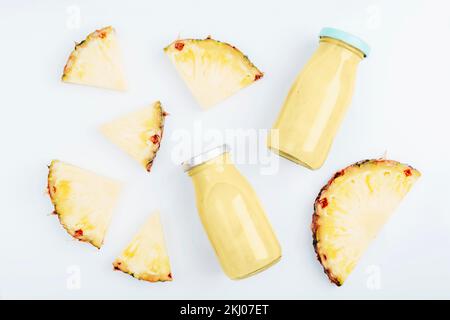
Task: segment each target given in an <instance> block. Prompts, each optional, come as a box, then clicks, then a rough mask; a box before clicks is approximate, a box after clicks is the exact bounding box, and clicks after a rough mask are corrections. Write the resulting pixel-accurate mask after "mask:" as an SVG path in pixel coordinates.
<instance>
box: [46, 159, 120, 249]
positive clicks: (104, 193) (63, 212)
mask: <svg viewBox="0 0 450 320" xmlns="http://www.w3.org/2000/svg"><path fill="white" fill-rule="evenodd" d="M47 187H48V193H49V195H50V199H51V201H52V203H53V205H54V207H55V211H54V213H55V214H57V215H58V218H59V221H60V222H61V224H62V226H63V227H64V228H65V229H66V230H67V232H68V233H69V234H70V235H72V236H73V237H74V238H75V239H78V240H80V241H86V242H89V243H91V244H92V245H94V246H95V247H97V248H99V249H100V247H101V246H102V244H103V240H104V238H105V234H106V231H107V229H108V227H109V223H110V221H111V216H112V213H113V209H114V206H115V203H116V201H117V198H118V195H119V192H120V189H121V185H120V183H118V182H116V181H114V180H111V179H109V178H105V177H102V176H99V175H97V174H95V173H92V172H90V171H87V170H84V169H81V168H78V167H76V166H73V165H71V164H68V163H65V162H62V161H59V160H53V161H52V162H51V164H50V166H49V173H48V186H47Z"/></svg>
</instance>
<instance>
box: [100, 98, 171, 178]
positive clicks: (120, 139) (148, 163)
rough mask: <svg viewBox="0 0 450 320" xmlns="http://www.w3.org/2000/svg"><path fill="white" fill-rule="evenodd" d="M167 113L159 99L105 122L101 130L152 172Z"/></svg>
mask: <svg viewBox="0 0 450 320" xmlns="http://www.w3.org/2000/svg"><path fill="white" fill-rule="evenodd" d="M166 115H167V113H166V112H165V111H164V110H163V108H162V106H161V103H160V102H159V101H157V102H155V103H154V104H153V105H151V106H149V107H146V108H143V109H141V110H138V111H135V112H132V113H129V114H127V115H125V116H123V117H121V118H119V119H116V120H113V121H112V122H109V123H106V124H104V125H103V126H102V127H101V128H100V131H101V132H102V133H103V134H104V135H105V136H106V137H107V138H108V139H110V140H111V141H112V142H114V143H115V144H117V145H118V146H119V147H120V148H121V149H122V150H123V151H125V152H126V153H128V154H129V155H130V156H131V157H133V158H134V159H136V160H137V161H138V162H139V163H140V164H141V165H142V166H144V168H145V169H146V170H147V171H149V172H150V170H151V168H152V165H153V160H154V159H155V157H156V153H157V152H158V150H159V146H160V144H161V139H162V135H163V130H164V119H165V117H166Z"/></svg>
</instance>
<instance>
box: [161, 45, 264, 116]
mask: <svg viewBox="0 0 450 320" xmlns="http://www.w3.org/2000/svg"><path fill="white" fill-rule="evenodd" d="M164 51H165V52H166V54H167V55H168V56H169V58H170V60H171V61H172V63H173V64H174V65H175V68H176V69H177V71H178V73H179V74H180V75H181V77H182V78H183V79H184V81H185V82H186V84H187V86H188V87H189V89H190V90H191V92H192V94H193V95H194V97H195V98H196V100H197V101H198V103H199V104H200V105H201V106H202V107H204V108H209V107H211V106H213V105H215V104H217V103H219V102H220V101H222V100H224V99H226V98H228V97H229V96H231V95H233V94H234V93H236V92H237V91H239V89H242V88H244V87H246V86H248V85H250V84H252V83H253V82H255V81H256V80H259V79H260V78H262V76H263V73H262V72H261V71H259V70H258V68H256V67H255V66H254V65H253V64H252V63H251V62H250V60H249V59H248V58H247V57H246V56H245V55H244V54H243V53H242V52H241V51H239V50H238V49H236V48H235V47H234V46H232V45H230V44H228V43H224V42H220V41H217V40H214V39H211V38H210V37H208V38H206V39H204V40H196V39H184V40H176V41H174V42H173V43H171V44H170V45H169V46H167V47H166V48H164Z"/></svg>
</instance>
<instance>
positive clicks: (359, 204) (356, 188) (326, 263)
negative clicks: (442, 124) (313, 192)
mask: <svg viewBox="0 0 450 320" xmlns="http://www.w3.org/2000/svg"><path fill="white" fill-rule="evenodd" d="M419 177H420V172H419V171H417V170H415V169H413V168H412V167H410V166H408V165H405V164H401V163H399V162H396V161H392V160H365V161H362V162H358V163H356V164H354V165H351V166H349V167H347V168H345V169H343V170H341V171H339V172H338V173H336V174H335V175H334V176H333V178H332V179H331V180H330V181H329V182H328V184H327V185H326V186H324V187H323V188H322V190H321V191H320V193H319V195H318V196H317V198H316V201H315V203H314V214H313V219H312V225H311V228H312V232H313V245H314V248H315V251H316V253H317V258H318V259H319V261H320V263H321V264H322V266H323V268H324V270H325V273H326V274H327V275H328V277H329V279H330V280H331V281H332V282H333V283H335V284H336V285H338V286H340V285H342V284H343V283H344V281H345V280H346V278H347V276H348V275H349V274H350V273H351V272H352V270H353V268H354V267H355V265H356V263H357V262H358V260H359V259H360V258H361V256H362V254H363V253H364V251H365V250H366V249H367V247H368V245H369V244H370V242H371V241H372V240H373V239H374V238H375V237H376V235H377V234H378V232H379V231H380V229H381V228H382V226H383V225H384V224H385V223H386V221H387V220H388V218H389V217H390V215H391V214H392V213H393V212H394V210H395V209H396V207H397V206H398V205H399V204H400V202H401V201H402V199H403V197H404V196H405V195H406V194H407V193H408V191H409V190H410V188H411V187H412V185H413V184H414V183H415V182H416V181H417V179H418V178H419Z"/></svg>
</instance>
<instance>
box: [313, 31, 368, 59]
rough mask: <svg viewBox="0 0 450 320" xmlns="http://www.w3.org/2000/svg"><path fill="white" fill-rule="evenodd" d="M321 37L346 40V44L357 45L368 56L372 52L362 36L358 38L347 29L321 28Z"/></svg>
mask: <svg viewBox="0 0 450 320" xmlns="http://www.w3.org/2000/svg"><path fill="white" fill-rule="evenodd" d="M319 37H320V38H322V37H328V38H333V39H337V40H341V41H343V42H345V43H346V44H348V45H350V46H352V47H355V48H356V49H358V50H359V51H361V52H362V53H363V54H364V57H367V56H368V55H369V53H370V47H369V45H368V44H367V42H365V41H364V40H362V39H361V38H358V37H357V36H354V35H352V34H350V33H347V32H345V31H342V30H339V29H335V28H323V29H322V30H320V33H319Z"/></svg>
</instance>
